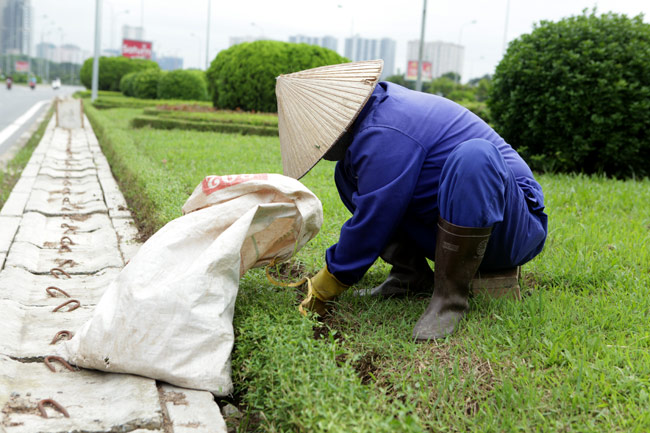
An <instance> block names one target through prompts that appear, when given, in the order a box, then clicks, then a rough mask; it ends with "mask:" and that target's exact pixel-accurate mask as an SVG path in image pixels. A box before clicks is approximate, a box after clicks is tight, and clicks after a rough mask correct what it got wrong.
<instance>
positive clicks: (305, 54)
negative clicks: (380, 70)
mask: <svg viewBox="0 0 650 433" xmlns="http://www.w3.org/2000/svg"><path fill="white" fill-rule="evenodd" d="M347 61H348V60H347V59H346V58H344V57H341V56H339V55H338V54H337V53H336V52H334V51H332V50H329V49H327V48H322V47H318V46H313V45H307V44H293V43H288V42H279V41H256V42H245V43H242V44H238V45H234V46H232V47H230V48H228V49H227V50H223V51H221V52H219V54H218V55H217V57H216V58H215V59H214V60H213V61H212V63H211V65H210V67H209V68H208V71H207V77H208V91H209V93H210V97H211V99H212V102H213V104H214V106H215V107H216V108H222V109H231V110H234V109H237V108H240V109H242V110H244V111H261V112H268V113H273V112H277V102H276V99H275V78H276V77H277V76H278V75H281V74H287V73H291V72H296V71H301V70H304V69H310V68H315V67H317V66H325V65H332V64H338V63H344V62H347Z"/></svg>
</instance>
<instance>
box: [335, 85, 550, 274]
mask: <svg viewBox="0 0 650 433" xmlns="http://www.w3.org/2000/svg"><path fill="white" fill-rule="evenodd" d="M351 132H352V135H353V139H352V142H351V144H350V146H349V148H348V150H347V152H346V154H345V157H344V159H343V160H342V161H339V163H338V164H339V166H338V167H337V170H340V172H341V173H343V177H344V181H345V182H346V183H348V184H349V185H348V186H351V187H352V190H353V191H354V192H353V194H352V198H351V201H352V203H346V204H347V205H348V207H349V208H351V209H353V211H354V213H353V215H352V217H351V218H350V219H349V220H348V221H346V222H345V223H344V224H343V227H342V228H341V234H340V237H339V241H338V243H336V244H335V245H333V246H331V247H330V248H329V249H328V250H327V253H326V261H327V265H328V269H329V270H330V272H332V273H333V274H334V275H335V276H336V277H337V278H338V279H339V280H340V281H341V282H343V283H346V284H354V283H355V282H357V281H358V280H359V279H360V278H361V277H362V276H363V275H364V274H365V272H366V271H367V270H368V268H369V267H370V266H371V265H372V264H373V263H374V261H375V260H376V259H377V257H379V254H380V253H381V251H382V250H383V248H384V246H385V245H386V244H387V243H388V241H389V240H390V238H391V237H392V235H393V233H394V232H395V230H396V229H397V227H398V226H399V225H400V224H401V223H402V222H403V221H404V220H411V221H417V222H418V223H419V224H423V225H429V226H430V227H435V225H436V222H437V218H438V187H439V181H440V174H441V171H442V167H443V165H444V163H445V161H446V160H447V157H448V156H449V154H450V153H451V151H452V150H454V148H456V146H458V145H459V144H461V143H463V142H465V141H467V140H470V139H474V138H481V139H484V140H487V141H489V142H491V143H492V144H494V145H495V146H496V147H497V149H498V150H499V152H500V153H501V154H502V156H503V157H504V160H505V161H506V164H507V165H508V167H509V168H510V169H511V170H512V171H513V173H514V175H515V177H516V179H517V184H518V185H519V186H520V188H522V190H524V194H525V195H526V198H527V201H528V202H529V205H530V206H531V209H533V210H535V209H543V207H544V205H543V195H542V191H541V187H540V186H539V184H538V183H537V182H536V181H535V179H534V177H533V174H532V172H531V170H530V168H529V167H528V165H527V164H526V163H525V162H524V161H523V159H522V158H521V157H520V156H519V154H517V152H516V151H515V150H514V149H513V148H512V147H511V146H510V145H509V144H507V143H506V142H505V141H504V140H503V138H501V137H500V136H499V135H498V134H497V133H496V132H495V131H494V130H493V129H492V128H491V127H490V126H489V125H488V124H487V123H485V122H484V121H483V120H482V119H480V118H479V117H478V116H476V115H475V114H473V113H472V112H471V111H469V110H467V109H466V108H464V107H462V106H460V105H458V104H456V103H454V102H452V101H450V100H448V99H445V98H442V97H439V96H435V95H432V94H426V93H421V92H415V91H411V90H408V89H406V88H404V87H401V86H399V85H396V84H393V83H386V82H380V83H379V84H378V85H377V87H376V88H375V90H374V92H373V94H372V95H371V97H370V98H369V100H368V102H367V103H366V105H365V106H364V108H363V110H362V111H361V113H360V114H359V116H358V118H357V120H356V121H355V123H354V126H353V128H352V130H351Z"/></svg>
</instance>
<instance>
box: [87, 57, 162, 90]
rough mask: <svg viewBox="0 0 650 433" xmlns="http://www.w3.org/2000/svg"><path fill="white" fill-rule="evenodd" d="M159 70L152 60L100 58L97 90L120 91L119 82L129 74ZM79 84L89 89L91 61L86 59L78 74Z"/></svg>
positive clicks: (91, 73) (91, 76)
mask: <svg viewBox="0 0 650 433" xmlns="http://www.w3.org/2000/svg"><path fill="white" fill-rule="evenodd" d="M152 68H153V69H160V67H159V66H158V63H156V62H154V61H153V60H144V59H130V58H128V57H100V58H99V83H98V87H99V90H113V91H118V90H120V80H121V79H122V77H123V76H124V75H126V74H128V73H129V72H137V71H142V70H144V69H152ZM79 76H80V78H81V83H82V84H83V85H84V86H86V88H87V89H90V88H91V86H92V78H93V59H92V57H91V58H89V59H86V61H85V62H84V64H83V65H82V66H81V71H80V72H79Z"/></svg>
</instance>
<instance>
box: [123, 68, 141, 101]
mask: <svg viewBox="0 0 650 433" xmlns="http://www.w3.org/2000/svg"><path fill="white" fill-rule="evenodd" d="M137 74H138V73H137V72H129V73H128V74H125V75H124V76H123V77H122V79H121V80H120V91H121V92H122V93H123V94H124V95H125V96H134V93H135V91H134V87H133V84H134V82H135V76H136V75H137Z"/></svg>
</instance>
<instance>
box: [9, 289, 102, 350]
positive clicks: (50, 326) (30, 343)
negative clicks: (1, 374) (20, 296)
mask: <svg viewBox="0 0 650 433" xmlns="http://www.w3.org/2000/svg"><path fill="white" fill-rule="evenodd" d="M71 295H73V294H71ZM73 296H74V295H73ZM70 299H76V298H70ZM70 299H68V298H56V301H55V302H54V303H55V304H56V305H54V306H53V307H52V306H47V307H30V306H24V305H22V304H20V303H18V302H15V301H10V300H6V299H3V300H0V317H2V320H3V326H2V327H0V355H6V356H11V357H12V358H14V359H19V360H23V361H28V362H31V361H34V360H40V359H43V358H44V357H45V356H49V355H54V354H56V344H50V343H51V342H52V339H53V338H54V337H55V336H56V334H57V333H58V332H59V331H64V330H65V331H70V332H72V333H74V332H76V331H77V330H78V329H79V328H80V327H81V325H83V324H84V323H85V322H86V321H87V320H88V319H90V318H91V317H92V314H93V307H91V306H83V305H82V306H81V307H78V308H76V309H74V310H72V311H68V309H69V308H74V305H73V304H70V305H69V306H68V305H66V306H64V307H61V309H60V310H58V311H56V312H53V311H52V310H53V309H54V308H56V307H58V306H59V305H61V304H63V303H65V302H68V301H69V300H70Z"/></svg>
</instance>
